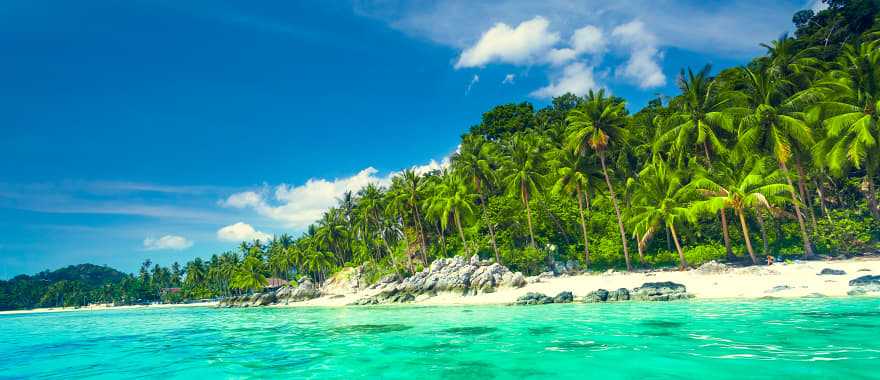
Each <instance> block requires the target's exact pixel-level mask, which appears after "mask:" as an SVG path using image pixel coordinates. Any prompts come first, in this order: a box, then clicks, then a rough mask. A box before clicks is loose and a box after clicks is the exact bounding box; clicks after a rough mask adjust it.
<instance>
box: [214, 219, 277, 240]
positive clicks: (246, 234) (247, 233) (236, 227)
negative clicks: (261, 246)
mask: <svg viewBox="0 0 880 380" xmlns="http://www.w3.org/2000/svg"><path fill="white" fill-rule="evenodd" d="M217 239H220V240H223V241H231V242H242V241H250V240H260V241H264V242H265V241H268V240H270V239H272V236H270V235H269V234H267V233H265V232H261V231H257V230H256V229H254V227H253V226H251V225H250V224H247V223H244V222H238V223H235V224H230V225H228V226H226V227H223V228H221V229H219V230H217Z"/></svg>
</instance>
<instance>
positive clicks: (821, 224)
mask: <svg viewBox="0 0 880 380" xmlns="http://www.w3.org/2000/svg"><path fill="white" fill-rule="evenodd" d="M829 219H830V220H829ZM817 224H818V226H817V227H818V228H817V230H816V234H815V235H816V238H815V240H816V246H817V248H818V249H819V251H820V252H823V253H826V254H830V255H839V254H844V255H847V254H859V253H865V252H869V251H873V250H875V249H877V248H878V236H877V235H878V233H880V223H878V222H877V220H876V219H874V218H873V217H871V216H870V215H864V214H863V213H859V212H856V211H853V210H835V211H831V212H830V213H829V215H828V217H826V218H819V220H818V221H817Z"/></svg>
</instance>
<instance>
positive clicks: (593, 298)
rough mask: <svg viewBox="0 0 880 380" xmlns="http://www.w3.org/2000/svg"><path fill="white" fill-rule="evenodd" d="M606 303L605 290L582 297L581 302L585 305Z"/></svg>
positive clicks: (606, 295)
mask: <svg viewBox="0 0 880 380" xmlns="http://www.w3.org/2000/svg"><path fill="white" fill-rule="evenodd" d="M605 301H608V291H607V290H605V289H598V290H594V291H592V292H590V293H588V294H587V295H586V296H584V299H583V302H586V303H594V302H605Z"/></svg>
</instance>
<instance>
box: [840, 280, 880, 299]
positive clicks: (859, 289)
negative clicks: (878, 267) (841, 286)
mask: <svg viewBox="0 0 880 380" xmlns="http://www.w3.org/2000/svg"><path fill="white" fill-rule="evenodd" d="M869 293H880V276H871V275H868V276H862V277H859V278H856V279H854V280H851V281H850V282H849V292H848V293H847V294H849V295H851V296H857V295H863V294H869Z"/></svg>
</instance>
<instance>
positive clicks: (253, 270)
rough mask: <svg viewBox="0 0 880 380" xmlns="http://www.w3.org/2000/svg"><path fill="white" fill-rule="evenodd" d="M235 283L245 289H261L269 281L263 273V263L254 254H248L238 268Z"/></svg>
mask: <svg viewBox="0 0 880 380" xmlns="http://www.w3.org/2000/svg"><path fill="white" fill-rule="evenodd" d="M233 283H234V286H235V287H236V288H239V289H243V290H259V289H262V288H263V287H265V286H266V285H267V284H268V282H267V281H266V276H265V275H263V263H262V262H261V261H260V260H259V259H258V258H256V257H254V256H248V257H247V258H245V259H244V261H243V262H242V263H241V265H240V266H239V267H238V270H236V272H235V275H234V278H233Z"/></svg>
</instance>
